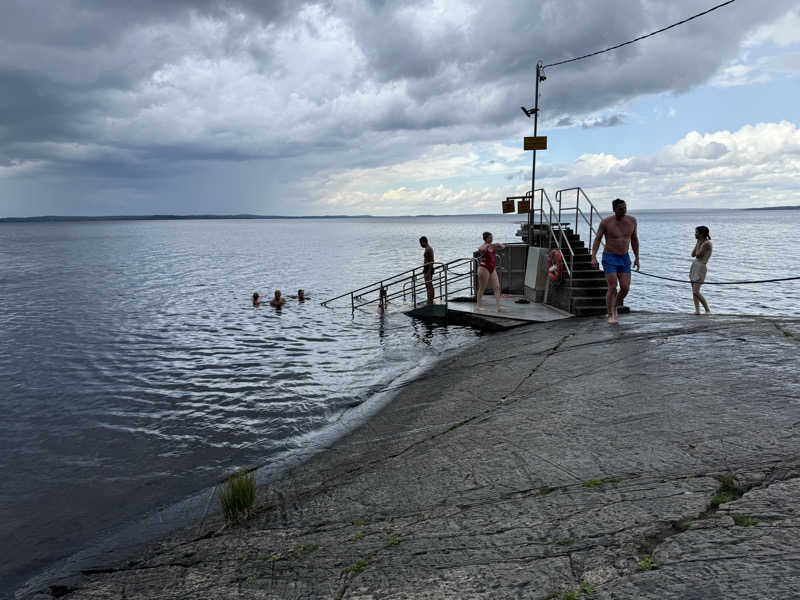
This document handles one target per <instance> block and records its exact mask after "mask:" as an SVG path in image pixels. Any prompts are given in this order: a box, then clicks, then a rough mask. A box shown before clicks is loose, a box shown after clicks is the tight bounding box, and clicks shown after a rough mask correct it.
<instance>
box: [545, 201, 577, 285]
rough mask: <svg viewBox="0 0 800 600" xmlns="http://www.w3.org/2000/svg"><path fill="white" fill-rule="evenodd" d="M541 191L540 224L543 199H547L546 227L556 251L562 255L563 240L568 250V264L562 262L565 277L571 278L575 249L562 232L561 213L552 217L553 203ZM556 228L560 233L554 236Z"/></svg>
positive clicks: (553, 211) (554, 212)
mask: <svg viewBox="0 0 800 600" xmlns="http://www.w3.org/2000/svg"><path fill="white" fill-rule="evenodd" d="M541 192H542V193H541V194H540V197H539V209H540V211H541V217H540V219H542V220H541V223H542V225H543V224H544V220H543V219H544V201H545V200H547V206H548V208H549V211H548V213H547V229H548V231H549V232H550V238H551V239H552V241H553V243H554V244H555V247H556V248H558V251H559V252H561V253H562V255H563V253H564V250H563V248H562V246H561V244H562V242H563V244H564V246H565V247H566V249H567V250H569V264H567V262H566V261H565V262H564V268H565V269H566V271H567V277H569V278H570V279H572V271H573V270H574V266H575V251H574V250H573V249H572V244H570V243H569V240H568V239H567V234H566V233H565V232H564V228H563V227H562V223H561V214H560V213H558V218H557V219H554V218H553V217H554V216H555V215H556V211H555V209H554V208H553V203H552V202H550V197H549V196H548V195H547V192H545V191H544V190H541ZM556 228H558V232H559V234H560V235H559V236H558V237H556V234H555V230H556Z"/></svg>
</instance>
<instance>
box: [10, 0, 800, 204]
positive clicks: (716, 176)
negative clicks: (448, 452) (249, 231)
mask: <svg viewBox="0 0 800 600" xmlns="http://www.w3.org/2000/svg"><path fill="white" fill-rule="evenodd" d="M720 2H721V0H707V1H706V0H670V1H669V2H663V1H657V0H602V1H601V0H538V1H536V2H530V1H529V0H519V1H517V0H486V1H481V0H424V1H405V2H401V1H397V2H389V1H386V0H341V1H339V0H327V1H321V2H308V3H303V2H301V1H300V0H295V1H288V0H286V1H284V0H273V1H271V2H270V1H264V2H261V1H257V0H228V1H226V2H217V1H214V0H195V1H191V0H171V1H169V2H166V1H162V0H138V1H136V2H130V1H128V0H126V1H122V0H119V1H117V0H60V1H58V2H53V1H52V0H18V1H17V0H3V1H2V14H3V19H2V20H0V217H9V216H32V215H44V214H58V215H118V214H151V213H178V214H197V213H217V214H234V213H256V214H284V215H320V214H327V215H336V214H374V215H393V214H394V215H399V214H452V213H476V212H483V213H487V212H489V213H492V212H499V210H500V201H501V200H502V199H503V198H504V197H505V196H507V195H516V194H523V193H524V192H525V191H526V190H528V189H530V167H531V153H529V152H528V153H526V152H524V151H523V150H522V138H523V136H525V135H531V134H532V128H533V120H532V119H528V118H526V117H525V115H524V114H523V112H522V111H521V110H520V108H519V107H520V106H521V105H525V106H527V107H530V106H532V105H533V86H534V75H535V65H536V62H537V61H542V62H543V63H544V64H549V63H553V62H557V61H560V60H563V59H567V58H571V57H574V56H578V55H581V54H586V53H588V52H592V51H596V50H600V49H603V48H606V47H608V46H611V45H614V44H617V43H620V42H624V41H627V40H630V39H632V38H634V37H637V36H639V35H643V34H646V33H649V32H651V31H654V30H656V29H659V28H661V27H663V26H665V25H669V24H671V23H674V22H676V21H680V20H682V19H684V18H686V17H689V16H691V15H693V14H696V13H698V12H701V11H703V10H706V9H708V8H711V7H712V6H714V5H715V4H718V3H720ZM545 74H546V76H547V80H546V81H544V82H543V83H542V86H541V90H540V91H541V97H540V108H541V111H542V112H541V119H540V122H539V133H540V135H541V134H543V135H547V136H548V150H547V151H543V152H539V153H538V156H537V187H539V186H544V188H545V189H546V190H547V191H548V193H550V195H551V196H552V194H553V193H554V192H555V190H557V189H560V188H566V187H572V186H581V187H583V188H585V189H586V191H587V193H588V194H589V196H590V197H591V198H592V199H593V200H596V203H598V204H600V205H601V206H604V205H605V204H606V203H607V202H608V200H610V199H611V198H613V197H616V196H621V197H623V198H626V199H628V200H629V204H630V205H631V206H632V207H637V208H678V207H691V208H704V207H737V206H749V205H756V206H761V205H780V204H800V178H798V173H800V131H798V124H800V108H799V107H798V106H799V104H800V103H799V102H798V98H800V89H799V86H798V82H800V3H798V2H797V0H769V2H764V1H762V0H737V1H736V2H734V3H732V4H730V5H728V6H725V7H723V8H720V9H719V10H716V11H714V12H712V13H710V14H708V15H706V16H704V17H701V18H698V19H695V20H693V21H691V22H689V23H687V24H685V25H682V26H679V27H676V28H674V29H671V30H669V31H668V32H665V33H662V34H660V35H657V36H654V37H652V38H649V39H646V40H644V41H641V42H638V43H636V44H633V45H630V46H626V47H624V48H622V49H619V50H616V51H613V52H609V53H606V54H602V55H600V56H597V57H594V58H590V59H586V60H582V61H578V62H574V63H570V64H566V65H563V66H555V67H551V68H548V69H547V70H546V73H545Z"/></svg>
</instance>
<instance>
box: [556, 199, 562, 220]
mask: <svg viewBox="0 0 800 600" xmlns="http://www.w3.org/2000/svg"><path fill="white" fill-rule="evenodd" d="M556 202H558V226H559V227H561V194H560V193H558V192H556Z"/></svg>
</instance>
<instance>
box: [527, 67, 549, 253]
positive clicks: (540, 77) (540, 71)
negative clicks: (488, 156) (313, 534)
mask: <svg viewBox="0 0 800 600" xmlns="http://www.w3.org/2000/svg"><path fill="white" fill-rule="evenodd" d="M545 79H547V77H545V75H544V67H543V66H542V62H541V61H539V62H537V63H536V88H535V91H534V93H533V108H531V109H530V110H529V109H527V108H525V107H524V106H521V107H520V108H521V109H522V112H524V113H525V116H526V117H528V118H530V116H531V115H533V137H536V136H537V134H538V133H539V82H540V81H544V80H545ZM535 189H536V150H535V149H534V151H533V167H532V168H531V207H530V211H529V212H528V245H529V246H533V217H531V215H532V214H533V208H534V200H533V194H534V190H535Z"/></svg>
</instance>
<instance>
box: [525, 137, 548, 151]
mask: <svg viewBox="0 0 800 600" xmlns="http://www.w3.org/2000/svg"><path fill="white" fill-rule="evenodd" d="M523 149H525V150H547V136H546V135H537V136H536V137H526V138H523Z"/></svg>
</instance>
